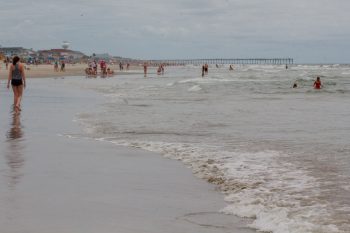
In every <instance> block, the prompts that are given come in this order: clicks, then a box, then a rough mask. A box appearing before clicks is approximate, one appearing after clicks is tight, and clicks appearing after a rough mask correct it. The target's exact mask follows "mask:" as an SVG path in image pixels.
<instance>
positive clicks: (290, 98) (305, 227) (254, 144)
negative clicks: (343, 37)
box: [71, 65, 350, 233]
mask: <svg viewBox="0 0 350 233" xmlns="http://www.w3.org/2000/svg"><path fill="white" fill-rule="evenodd" d="M234 68H235V69H234V71H229V69H228V67H227V66H220V67H219V68H216V67H214V66H213V67H209V74H208V75H206V76H204V77H201V67H200V66H198V67H197V66H186V67H167V68H166V73H165V75H163V76H158V75H156V74H155V73H151V74H149V75H148V77H146V78H144V77H143V74H139V75H137V74H136V75H124V76H123V75H117V76H116V77H113V78H108V79H87V80H85V81H79V82H80V86H81V87H83V88H87V89H92V90H95V91H96V92H98V93H100V94H101V95H102V96H103V98H104V101H103V104H101V105H100V106H99V107H98V108H96V109H94V110H93V109H92V110H91V111H89V112H84V113H81V114H79V115H78V116H77V117H78V119H79V121H80V122H81V123H82V124H83V126H84V128H85V130H86V134H87V135H89V136H90V137H93V138H96V139H98V140H107V141H110V142H113V143H115V144H117V145H125V146H130V147H137V148H143V149H146V150H149V151H154V152H157V153H160V154H162V155H163V156H165V157H169V158H172V159H178V160H181V161H182V162H183V163H185V164H186V165H187V166H188V167H190V168H191V169H192V170H193V172H194V174H195V175H196V176H198V177H201V178H203V179H206V180H208V181H209V182H211V183H214V184H216V185H217V186H218V187H219V188H220V190H221V191H222V192H224V193H225V196H226V201H227V207H226V208H224V209H223V210H221V211H222V212H224V213H227V214H234V215H238V216H241V217H247V218H251V219H252V221H251V224H250V227H253V228H256V229H259V230H262V231H270V232H275V233H287V232H290V233H307V232H312V233H333V232H350V195H349V192H350V143H349V139H350V66H347V65H328V66H327V65H323V66H322V65H293V66H291V67H289V69H285V66H269V65H237V66H235V67H234ZM150 70H151V72H152V71H153V70H152V69H150ZM317 76H320V77H321V81H322V82H323V85H324V88H323V89H321V90H315V89H313V87H312V86H313V82H314V80H315V79H316V77H317ZM71 82H76V81H71ZM295 82H296V83H297V84H298V88H292V86H293V84H294V83H295Z"/></svg>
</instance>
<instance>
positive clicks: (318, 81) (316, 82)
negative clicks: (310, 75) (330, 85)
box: [314, 77, 323, 89]
mask: <svg viewBox="0 0 350 233" xmlns="http://www.w3.org/2000/svg"><path fill="white" fill-rule="evenodd" d="M322 87H323V85H322V83H321V79H320V77H317V78H316V81H315V82H314V88H315V89H321V88H322Z"/></svg>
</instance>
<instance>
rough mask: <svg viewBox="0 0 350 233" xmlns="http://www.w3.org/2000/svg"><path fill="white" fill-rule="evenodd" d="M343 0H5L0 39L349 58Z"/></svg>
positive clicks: (348, 5) (348, 8)
mask: <svg viewBox="0 0 350 233" xmlns="http://www.w3.org/2000/svg"><path fill="white" fill-rule="evenodd" d="M349 12H350V1H349V0H172V1H170V0H94V1H93V0H55V1H52V0H33V1H28V0H8V1H5V2H3V1H1V3H0V45H1V46H3V47H6V46H22V47H25V48H33V49H35V50H38V49H49V48H59V47H61V45H62V41H69V42H70V49H72V50H78V51H82V52H84V53H86V54H87V55H91V54H92V53H109V54H111V55H114V56H123V57H130V58H140V59H167V58H168V59H189V58H273V57H291V58H294V59H295V61H296V62H297V63H350V46H349V42H350V14H349Z"/></svg>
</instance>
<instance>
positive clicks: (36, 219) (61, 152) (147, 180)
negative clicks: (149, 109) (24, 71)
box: [0, 79, 255, 233]
mask: <svg viewBox="0 0 350 233" xmlns="http://www.w3.org/2000/svg"><path fill="white" fill-rule="evenodd" d="M84 80H85V79H84ZM87 81H89V80H87ZM65 82H66V81H65V80H64V79H51V80H50V79H45V80H32V83H31V85H30V88H29V89H28V90H26V94H25V97H24V102H23V111H22V113H21V114H20V115H19V116H17V117H16V116H15V115H11V113H10V112H9V108H10V106H11V101H12V99H11V98H12V95H11V93H10V92H8V93H4V92H1V93H0V96H1V98H2V99H3V101H4V103H6V104H4V105H5V106H8V108H2V109H1V110H0V114H1V115H2V116H3V118H5V117H4V116H6V120H5V121H2V123H1V124H0V127H1V130H2V132H7V133H6V134H5V133H4V134H2V135H0V144H1V146H0V152H1V154H3V155H4V156H1V157H0V160H1V163H0V185H1V186H2V188H1V189H0V206H1V207H2V208H1V211H0V225H1V226H2V230H3V231H6V232H24V231H25V232H28V233H56V232H57V233H59V232H63V231H64V232H84V233H90V232H91V233H95V232H101V233H108V232H124V233H137V232H140V233H141V232H154V233H157V232H159V233H175V232H201V233H227V232H236V233H253V232H255V231H254V230H250V229H248V228H247V227H246V224H247V221H248V220H245V219H241V218H238V217H235V216H232V215H225V214H222V213H220V212H219V210H220V209H221V208H223V207H225V206H226V204H225V201H224V197H223V194H221V193H220V192H218V191H217V190H216V188H215V185H212V184H209V183H207V182H206V181H204V180H201V179H199V178H196V177H195V176H194V175H193V174H192V172H191V170H190V169H188V168H186V167H185V166H184V165H183V164H182V163H181V162H178V161H174V160H170V159H166V158H163V157H162V156H161V155H159V154H156V153H151V152H147V151H145V150H140V149H133V148H129V147H120V146H116V145H114V144H112V143H107V142H101V141H96V140H92V139H88V138H85V137H84V134H82V133H81V128H80V127H79V125H78V124H77V123H76V122H74V121H73V119H74V115H75V114H77V111H79V112H84V111H86V110H88V109H89V108H91V107H92V106H93V105H95V104H98V103H99V101H100V100H101V97H99V95H97V94H96V93H94V92H92V91H91V92H89V91H86V90H83V91H80V90H79V89H78V90H77V88H74V87H71V86H67V84H66V83H65ZM6 109H7V110H6ZM6 122H8V123H6Z"/></svg>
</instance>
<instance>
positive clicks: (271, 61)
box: [145, 58, 294, 66]
mask: <svg viewBox="0 0 350 233" xmlns="http://www.w3.org/2000/svg"><path fill="white" fill-rule="evenodd" d="M145 62H148V64H150V65H160V64H166V65H168V66H179V65H202V64H218V65H222V64H242V65H244V64H247V65H291V64H293V63H294V60H293V58H232V59H227V58H216V59H172V60H169V59H165V60H147V61H145Z"/></svg>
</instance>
